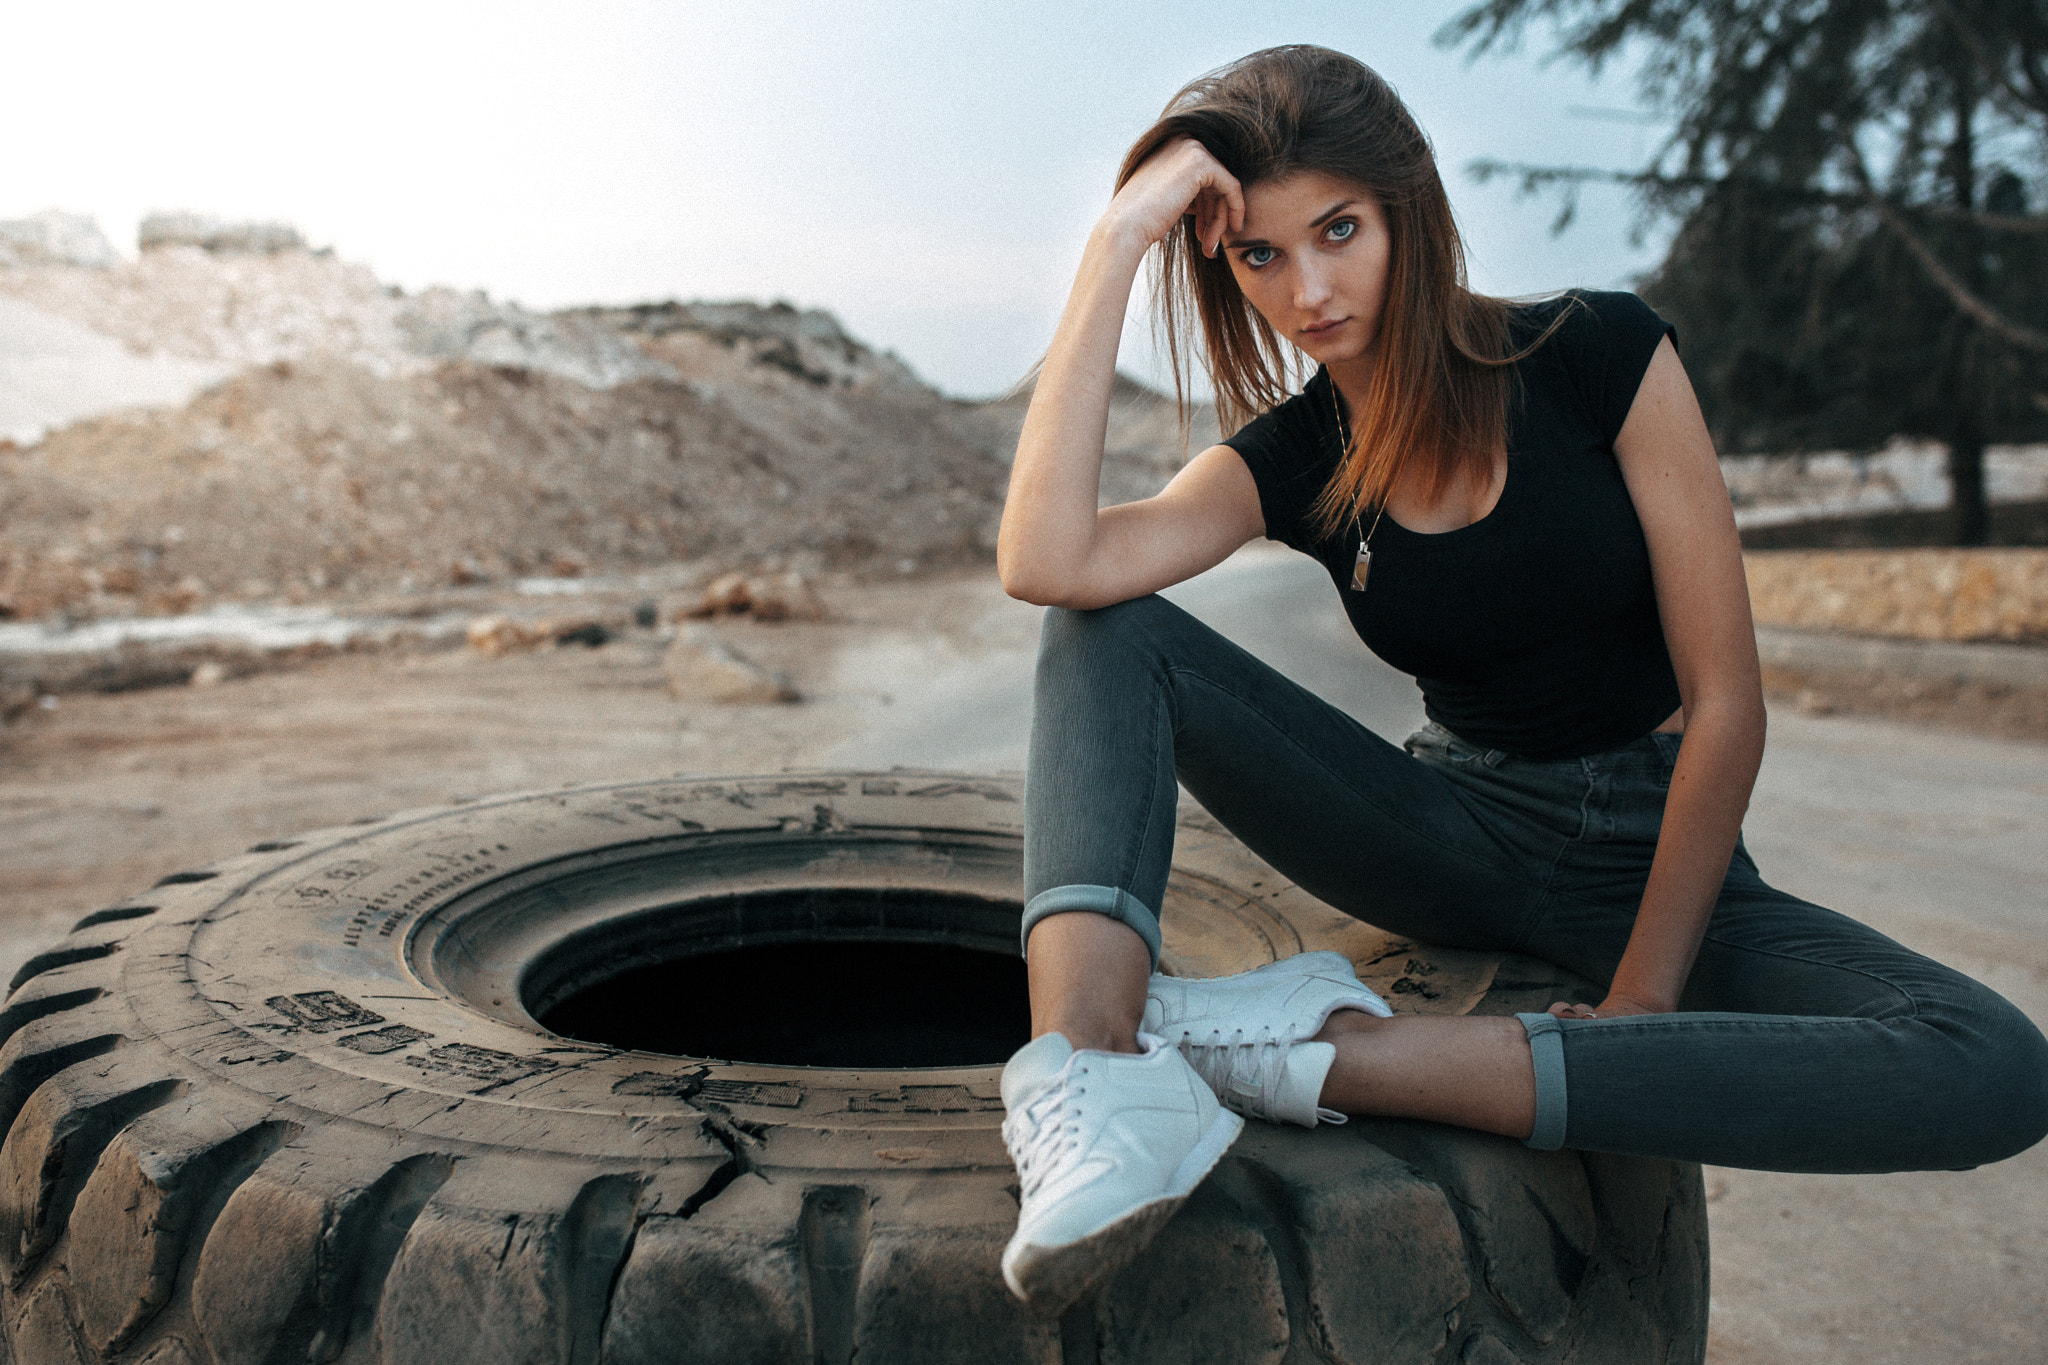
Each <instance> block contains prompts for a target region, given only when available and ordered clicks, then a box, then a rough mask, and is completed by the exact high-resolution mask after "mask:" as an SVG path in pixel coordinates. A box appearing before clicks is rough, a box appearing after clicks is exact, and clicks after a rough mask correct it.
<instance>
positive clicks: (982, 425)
mask: <svg viewBox="0 0 2048 1365" xmlns="http://www.w3.org/2000/svg"><path fill="white" fill-rule="evenodd" d="M1030 406H1031V386H1030V385H1029V384H1026V385H1024V386H1022V387H1021V388H1019V389H1018V391H1017V392H1015V393H1012V394H1008V395H1006V396H1004V397H1002V398H998V399H995V400H994V401H992V402H987V403H958V404H955V405H953V409H952V411H951V412H950V413H949V414H948V416H947V425H948V427H949V429H951V430H952V431H953V432H955V433H956V434H957V435H959V436H960V437H961V439H963V440H966V441H968V442H970V443H972V444H975V445H979V446H981V447H982V448H983V449H985V450H988V451H990V452H992V453H999V454H1000V455H1001V457H1002V458H1003V459H1004V460H1005V461H1007V460H1008V459H1010V458H1011V456H1012V455H1013V454H1014V453H1015V451H1016V449H1017V433H1018V432H1019V431H1021V430H1023V427H1024V410H1025V409H1026V408H1028V407H1030ZM1222 439H1223V438H1222V437H1221V436H1220V435H1219V434H1218V433H1217V430H1216V413H1215V410H1214V409H1213V408H1211V407H1209V406H1207V405H1205V404H1196V405H1195V408H1194V411H1193V413H1192V414H1191V415H1190V418H1189V421H1188V425H1187V428H1186V431H1185V433H1183V430H1182V426H1181V415H1180V411H1179V409H1178V408H1177V407H1176V406H1175V405H1174V401H1173V400H1172V399H1171V398H1169V397H1167V396H1166V395H1165V394H1163V393H1160V392H1158V391H1157V390H1155V389H1150V388H1147V387H1146V386H1145V385H1143V384H1141V383H1139V382H1138V381H1137V380H1135V379H1132V378H1131V377H1130V376H1128V375H1125V374H1119V375H1117V377H1116V383H1115V385H1114V386H1113V387H1112V388H1111V389H1110V401H1109V429H1108V431H1107V432H1106V433H1105V434H1104V437H1103V443H1102V445H1103V448H1102V496H1101V504H1102V506H1104V507H1108V506H1111V505H1113V504H1116V503H1120V502H1134V501H1136V500H1137V499H1139V498H1149V497H1151V496H1152V495H1153V494H1154V493H1157V492H1158V491H1159V490H1160V489H1161V488H1164V487H1165V486H1166V482H1167V480H1168V479H1171V478H1172V477H1173V476H1174V474H1175V473H1176V472H1178V471H1179V469H1180V467H1181V466H1182V465H1184V464H1186V463H1187V461H1188V457H1189V456H1190V455H1194V454H1198V453H1199V452H1201V451H1204V450H1207V449H1208V448H1209V447H1210V446H1213V445H1215V444H1216V443H1217V442H1218V441H1220V440H1222Z"/></svg>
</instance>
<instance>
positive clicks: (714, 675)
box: [661, 626, 801, 703]
mask: <svg viewBox="0 0 2048 1365" xmlns="http://www.w3.org/2000/svg"><path fill="white" fill-rule="evenodd" d="M661 666H662V671H663V672H665V673H667V674H668V689H669V691H670V692H672V693H674V694H675V695H676V696H677V697H678V698H679V699H681V700H683V701H716V702H730V703H745V702H757V703H758V702H780V701H798V700H801V698H800V697H799V696H798V695H797V691H796V689H795V688H793V687H791V686H790V685H789V680H788V679H787V678H785V677H784V676H783V675H782V674H780V673H770V672H769V671H768V670H766V669H764V668H762V667H761V666H760V665H758V664H755V663H752V662H750V661H749V660H747V659H745V658H743V657H741V656H740V655H739V654H738V653H736V652H734V650H733V649H732V647H731V646H729V645H728V644H726V643H725V641H723V640H721V639H720V638H719V637H718V634H717V632H716V631H713V630H712V629H711V628H710V627H709V626H690V627H687V628H685V629H684V631H683V633H682V634H681V635H678V636H677V637H676V642H675V643H674V644H672V645H670V646H669V649H668V654H667V655H666V656H665V657H663V659H662V661H661Z"/></svg>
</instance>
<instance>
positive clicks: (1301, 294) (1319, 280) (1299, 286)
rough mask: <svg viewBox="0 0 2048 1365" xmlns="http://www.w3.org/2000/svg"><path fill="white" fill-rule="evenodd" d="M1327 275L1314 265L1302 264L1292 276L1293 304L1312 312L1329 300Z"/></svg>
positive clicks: (1329, 292)
mask: <svg viewBox="0 0 2048 1365" xmlns="http://www.w3.org/2000/svg"><path fill="white" fill-rule="evenodd" d="M1331 292H1332V290H1331V287H1330V277H1329V275H1328V274H1327V273H1326V272H1324V271H1321V270H1318V269H1316V268H1315V267H1314V266H1303V267H1302V268H1301V270H1300V271H1299V272H1297V273H1296V275H1295V277H1294V306H1295V307H1296V308H1299V309H1301V310H1302V311H1303V312H1305V313H1312V312H1315V311H1316V310H1318V309H1320V308H1321V307H1322V306H1323V305H1324V304H1325V303H1328V302H1329V301H1330V294H1331Z"/></svg>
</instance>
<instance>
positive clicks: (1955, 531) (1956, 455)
mask: <svg viewBox="0 0 2048 1365" xmlns="http://www.w3.org/2000/svg"><path fill="white" fill-rule="evenodd" d="M1948 509H1949V543H1950V544H1951V545H1986V544H1989V543H1990V541H1991V513H1990V510H1989V508H1988V507H1987V506H1986V505H1985V502H1984V441H1983V438H1982V437H1979V436H1975V435H1968V436H1958V437H1957V438H1955V439H1954V440H1952V441H1950V442H1949V443H1948Z"/></svg>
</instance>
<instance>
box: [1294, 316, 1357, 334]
mask: <svg viewBox="0 0 2048 1365" xmlns="http://www.w3.org/2000/svg"><path fill="white" fill-rule="evenodd" d="M1349 321H1350V319H1349V318H1336V319H1333V320H1332V321H1329V322H1312V323H1310V324H1309V325H1308V326H1306V327H1304V328H1302V329H1301V334H1302V335H1303V336H1305V337H1326V336H1328V335H1329V334H1330V333H1332V332H1334V331H1336V330H1337V329H1338V328H1339V327H1342V326H1343V325H1344V324H1345V323H1346V322H1349Z"/></svg>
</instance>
